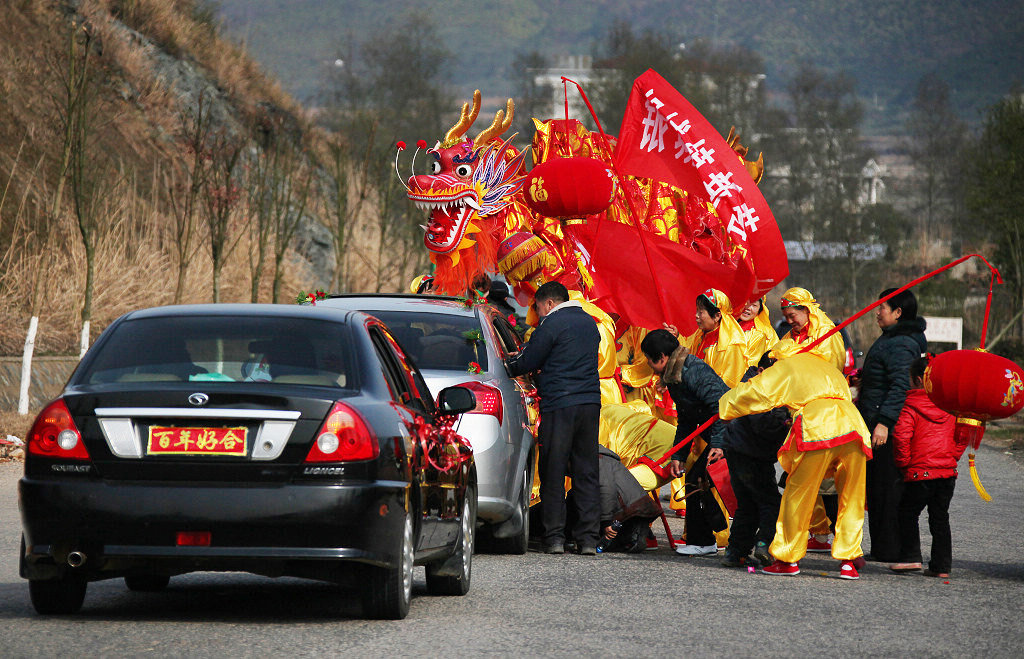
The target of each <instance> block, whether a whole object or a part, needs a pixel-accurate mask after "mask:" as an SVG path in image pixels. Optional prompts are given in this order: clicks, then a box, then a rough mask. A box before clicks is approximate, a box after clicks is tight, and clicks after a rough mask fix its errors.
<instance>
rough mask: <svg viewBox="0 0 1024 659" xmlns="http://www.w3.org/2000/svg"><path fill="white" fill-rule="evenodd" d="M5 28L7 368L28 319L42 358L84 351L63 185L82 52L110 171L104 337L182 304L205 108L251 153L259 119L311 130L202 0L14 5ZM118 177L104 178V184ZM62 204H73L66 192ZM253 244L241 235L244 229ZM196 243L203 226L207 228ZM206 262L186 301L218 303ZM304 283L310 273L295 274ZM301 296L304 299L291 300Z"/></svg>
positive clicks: (99, 150) (200, 256)
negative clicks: (123, 318)
mask: <svg viewBox="0 0 1024 659" xmlns="http://www.w3.org/2000/svg"><path fill="white" fill-rule="evenodd" d="M4 5H5V7H4V10H3V12H4V13H3V16H4V20H3V21H2V24H0V117H2V121H0V354H20V349H21V345H22V343H23V341H24V337H25V328H26V327H27V326H28V318H29V316H30V315H39V316H40V317H41V321H40V335H39V338H38V339H37V348H36V349H37V353H38V352H42V353H47V352H67V351H72V350H74V349H75V346H76V345H77V342H78V328H80V327H81V319H80V317H79V314H80V312H81V309H82V300H83V290H84V286H85V276H84V272H85V266H84V262H85V252H84V249H83V246H82V241H81V238H80V236H79V226H78V223H77V222H76V213H75V212H74V208H73V205H72V197H71V192H70V189H71V184H70V183H68V176H67V175H62V164H61V163H62V147H63V143H64V142H63V133H62V125H63V121H64V118H65V116H66V115H67V113H66V110H65V107H66V102H67V96H68V95H67V93H66V91H65V87H64V85H65V84H66V82H67V80H68V77H69V72H70V71H71V69H70V66H71V65H70V62H71V61H72V60H73V59H74V58H73V57H71V56H70V54H69V53H71V52H72V51H71V48H72V44H73V43H74V44H75V46H74V47H75V48H77V49H78V50H77V51H76V52H81V51H82V49H86V48H87V49H88V52H89V57H88V62H89V67H90V70H91V71H92V72H93V73H94V79H95V82H94V84H93V85H91V86H90V87H89V89H90V92H91V94H92V96H93V105H92V109H91V110H90V112H89V120H90V122H91V126H92V128H91V133H90V134H91V138H90V141H89V144H90V146H89V151H88V153H89V154H90V155H89V158H91V159H92V161H91V166H92V167H94V168H96V169H99V168H106V169H103V171H104V172H106V174H105V175H104V176H103V177H99V179H100V182H99V184H98V185H99V186H101V187H102V193H100V192H97V193H96V194H95V197H96V200H95V203H97V204H99V205H100V206H98V211H97V215H98V218H99V219H98V222H97V229H96V262H97V264H98V266H99V267H98V268H97V274H96V282H95V299H94V300H93V315H92V327H93V333H92V336H93V337H95V336H96V335H97V334H98V332H99V331H100V330H102V329H103V327H105V326H106V325H107V324H108V323H109V322H110V321H111V320H112V319H114V318H116V317H117V316H119V315H120V314H122V313H124V312H126V311H128V310H130V309H134V308H139V307H145V306H153V305H159V304H169V303H171V302H172V301H173V295H174V280H175V278H176V273H177V271H178V267H177V265H178V261H176V260H175V259H174V251H175V249H176V244H175V240H176V238H175V235H174V221H173V218H172V216H173V212H172V209H173V208H174V204H173V203H172V202H178V201H179V199H177V197H179V195H180V191H181V189H182V180H183V179H182V176H184V175H185V174H183V172H184V171H185V170H186V169H187V168H186V163H187V162H188V161H189V153H188V150H187V147H186V145H185V143H184V142H183V141H182V139H181V132H182V126H183V122H185V121H187V118H188V117H189V116H190V114H189V113H190V112H192V111H194V108H195V107H196V105H197V103H198V100H199V98H200V97H203V98H205V99H206V101H205V102H206V103H208V107H209V113H210V117H211V126H212V130H213V131H217V132H221V133H225V134H235V135H238V136H239V138H240V139H242V140H244V139H246V137H245V135H246V131H247V130H249V129H248V128H247V126H250V125H252V124H253V121H254V119H255V118H256V117H258V116H260V114H261V113H264V114H265V113H268V112H274V113H276V114H278V115H284V116H290V117H293V118H294V120H295V121H299V119H298V117H299V112H298V108H297V106H296V105H295V103H294V102H293V101H292V100H291V99H290V98H289V97H288V96H287V95H286V94H285V93H284V92H283V91H282V90H281V89H280V88H279V86H278V85H277V84H276V83H275V82H274V81H273V79H272V78H270V77H269V76H267V75H266V74H264V73H263V72H262V70H261V69H260V67H259V65H258V64H256V63H255V62H254V61H252V60H251V59H250V58H249V57H248V56H247V55H246V53H245V52H244V50H242V49H241V48H239V47H237V46H235V45H234V44H232V43H231V42H230V41H228V40H226V39H224V38H222V37H221V36H220V35H219V33H218V28H217V27H216V24H215V21H214V18H215V17H214V16H213V15H212V14H209V13H208V12H205V10H204V9H203V5H201V4H198V3H196V2H193V1H192V0H174V1H167V0H133V1H128V0H125V1H120V2H119V1H116V0H83V1H80V2H79V1H72V0H68V1H65V2H52V1H43V0H39V1H37V2H21V3H12V2H7V3H4ZM104 179H105V180H104ZM58 190H60V193H58V192H57V191H58ZM233 230H234V231H236V232H237V233H238V235H241V232H240V231H238V230H237V227H236V228H235V229H233ZM196 231H197V234H196V235H197V236H198V235H200V234H201V232H202V228H201V225H200V228H197V229H196ZM209 251H210V250H209V249H208V248H206V249H204V248H203V245H202V242H201V240H200V239H198V238H197V239H196V242H195V243H194V246H193V247H192V249H191V250H190V253H189V254H188V255H187V256H188V258H189V260H188V264H187V271H186V281H185V283H186V287H185V289H184V295H183V296H182V297H181V301H182V302H208V301H210V300H211V294H210V290H211V286H210V283H209V282H210V272H211V269H210V258H209ZM295 272H297V273H299V274H300V276H301V273H303V272H304V270H303V265H302V264H301V263H299V264H297V265H296V267H295ZM224 273H225V276H224V285H223V294H222V299H223V300H225V301H238V302H241V301H248V300H249V298H250V289H249V287H250V282H249V262H248V257H247V253H246V251H245V245H244V241H241V240H240V242H239V247H238V248H237V249H236V250H235V251H234V252H233V253H232V256H231V258H230V259H229V261H228V263H227V264H226V266H225V271H224ZM292 288H294V287H292Z"/></svg>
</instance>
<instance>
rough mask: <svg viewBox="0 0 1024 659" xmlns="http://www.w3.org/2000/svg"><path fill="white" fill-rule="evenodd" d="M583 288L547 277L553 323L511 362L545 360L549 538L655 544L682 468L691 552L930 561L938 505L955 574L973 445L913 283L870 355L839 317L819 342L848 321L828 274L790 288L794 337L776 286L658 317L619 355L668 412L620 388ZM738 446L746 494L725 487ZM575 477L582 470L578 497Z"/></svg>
mask: <svg viewBox="0 0 1024 659" xmlns="http://www.w3.org/2000/svg"><path fill="white" fill-rule="evenodd" d="M894 290H895V289H888V290H886V291H883V292H882V294H881V295H880V296H879V297H883V296H885V295H887V294H889V293H891V292H893V291H894ZM574 293H575V292H570V291H568V290H567V289H566V288H565V287H564V286H562V285H561V284H559V283H557V282H549V283H547V284H544V285H543V286H541V287H540V288H539V289H538V290H537V293H536V296H535V299H534V300H535V301H534V305H533V307H532V310H531V311H533V312H536V314H537V316H538V323H537V328H536V329H535V330H534V331H533V332H532V336H531V337H530V340H529V341H528V342H527V343H526V344H525V347H524V348H523V350H522V351H521V352H520V353H519V354H518V355H516V356H514V357H513V358H511V359H510V361H509V364H508V366H509V371H510V373H512V374H513V375H519V374H525V373H534V374H535V380H534V381H535V384H536V386H537V388H538V393H539V395H540V401H541V403H540V405H541V419H540V425H539V432H538V443H539V445H540V465H539V470H540V471H539V473H540V478H541V503H540V506H541V507H542V512H541V517H542V520H543V538H542V543H543V544H542V549H543V551H545V552H547V553H553V554H560V553H564V551H565V550H566V548H567V547H570V548H574V549H576V550H577V551H579V552H580V553H582V554H594V553H597V552H598V551H600V550H602V549H603V550H605V551H614V550H619V551H642V550H643V549H644V547H645V546H647V545H648V543H649V542H650V541H651V539H653V535H652V534H651V532H650V523H651V522H652V520H653V519H655V517H657V516H658V514H659V513H660V506H658V505H657V504H656V503H655V502H654V500H653V499H652V498H651V497H650V496H647V493H648V492H651V491H654V492H658V491H659V490H660V488H661V487H662V486H663V485H665V484H666V483H667V482H669V481H670V480H672V479H681V480H682V486H681V487H679V488H674V490H677V491H675V493H674V495H673V499H674V500H675V501H683V502H685V520H686V521H685V531H684V536H683V538H684V541H683V542H682V543H680V544H678V545H677V547H676V552H677V553H678V554H680V555H683V556H691V557H693V556H713V555H718V553H719V551H720V550H721V548H723V547H724V556H723V557H722V559H721V561H722V564H723V565H725V566H728V567H752V566H760V568H761V571H762V572H764V573H766V574H771V575H796V574H799V572H800V568H799V562H800V560H801V559H802V558H803V557H804V556H805V554H806V553H807V552H808V551H820V552H829V551H830V552H831V554H832V556H833V557H834V558H836V559H838V560H839V561H840V567H839V576H840V577H841V578H844V579H857V578H859V576H860V575H859V572H858V568H862V567H863V564H864V561H865V559H867V560H875V561H882V562H887V563H890V568H891V569H892V570H894V571H897V572H905V571H907V572H909V571H919V570H922V568H923V567H924V566H922V556H921V546H920V536H919V530H918V518H919V516H920V514H921V512H922V510H923V509H924V508H926V507H927V508H928V515H929V527H930V531H931V535H932V548H931V557H930V562H929V563H928V565H927V568H926V569H924V570H923V572H924V574H926V575H930V576H939V577H945V576H948V574H949V571H950V568H951V561H952V549H951V540H950V528H949V516H948V508H949V503H950V500H951V498H952V494H953V488H954V485H955V480H956V475H957V469H956V466H957V462H958V460H959V458H960V456H961V455H962V454H963V452H964V449H965V446H966V445H965V444H958V443H957V440H955V439H954V432H953V424H954V419H953V417H951V416H950V415H949V414H946V413H945V412H942V411H940V410H938V409H937V408H936V407H935V406H934V405H933V404H931V402H930V401H929V399H928V397H927V396H926V395H924V392H923V389H922V386H923V385H922V378H923V374H924V369H925V367H926V366H927V356H926V355H925V354H924V353H925V349H926V340H925V336H924V329H925V323H924V320H923V319H922V318H920V317H919V316H918V315H917V301H916V299H915V297H914V295H913V293H911V292H909V291H907V292H904V293H901V294H899V295H897V296H895V297H893V298H892V299H891V300H889V301H888V302H885V303H883V304H881V305H880V306H879V307H878V310H877V312H876V319H877V322H878V325H879V327H880V329H881V330H882V334H881V336H880V337H879V338H878V339H877V340H876V341H875V343H874V344H873V345H872V347H871V349H870V350H869V351H868V353H867V355H866V356H865V359H864V363H863V366H862V368H861V369H859V371H854V370H853V369H851V368H850V367H851V366H852V365H850V364H847V352H846V349H845V346H844V343H843V339H842V337H841V336H840V334H839V333H835V334H833V335H832V336H831V337H829V338H828V339H826V340H824V341H822V342H820V343H818V345H816V346H814V347H813V348H812V349H811V350H809V351H805V348H806V347H807V346H808V345H810V344H812V343H813V342H814V341H815V340H816V339H818V338H820V337H822V336H823V335H825V334H827V333H828V332H829V330H831V329H833V328H834V327H835V325H834V323H833V321H832V320H831V319H830V318H829V317H828V316H827V315H826V313H825V312H824V310H823V309H822V308H821V306H820V305H819V303H818V302H817V301H816V300H815V299H814V296H813V295H812V294H811V292H810V291H807V290H805V289H803V288H791V289H789V290H787V291H786V292H785V293H784V294H783V296H782V298H781V308H780V311H781V314H782V316H783V318H784V319H785V321H786V322H787V323H788V325H789V330H788V331H787V332H786V333H785V334H784V335H783V336H782V337H781V338H779V337H778V335H777V334H776V331H775V329H774V328H773V326H772V324H771V322H770V320H769V314H768V309H767V307H766V306H765V303H764V300H763V299H762V300H757V301H755V302H754V303H752V304H750V305H748V306H747V307H746V308H745V309H743V310H742V312H740V313H738V314H736V313H735V310H734V309H733V308H732V305H731V303H730V300H729V299H728V297H727V296H726V295H724V294H723V293H722V292H721V291H718V290H715V289H709V290H707V291H706V292H705V293H703V294H701V295H700V296H698V297H697V299H696V300H695V304H696V307H695V319H696V321H697V326H698V329H697V331H696V332H695V333H693V334H692V335H690V336H679V333H678V332H677V331H676V328H675V327H672V326H670V325H666V326H665V327H663V328H661V329H656V330H652V331H641V336H638V337H635V338H639V339H640V340H639V350H638V351H637V352H636V353H635V354H631V355H630V358H629V360H628V362H627V363H620V364H619V366H618V367H617V368H615V369H614V371H615V380H616V382H617V383H618V384H616V385H615V386H616V387H618V386H619V385H620V384H622V383H623V382H626V383H627V384H625V385H623V386H622V387H620V391H622V392H623V393H626V392H627V390H628V392H629V393H631V394H633V395H634V397H635V396H638V395H640V392H639V391H634V390H633V388H632V387H630V386H629V385H628V382H629V381H630V380H629V378H628V377H626V376H628V372H629V369H630V368H633V367H640V366H642V367H643V370H646V372H647V373H648V375H649V377H650V382H649V383H648V384H649V385H650V386H649V387H647V389H648V390H653V391H654V392H656V393H655V397H656V398H657V400H656V401H654V404H652V405H651V406H649V407H646V409H647V410H650V409H652V408H653V409H655V410H657V413H658V416H657V417H652V416H650V414H639V413H637V412H636V411H635V410H636V409H637V408H636V406H633V407H631V406H630V404H629V402H628V401H627V402H626V403H625V404H612V405H608V404H604V405H602V400H603V398H602V396H603V393H604V390H605V389H607V385H608V380H609V379H611V378H609V377H608V373H607V372H606V371H607V369H606V365H605V364H604V363H603V361H604V358H603V357H601V356H600V354H599V343H600V340H601V336H600V331H602V329H603V328H602V322H601V317H600V316H594V311H593V309H588V308H587V306H588V303H586V302H585V301H583V300H582V299H579V296H578V295H574ZM679 303H681V304H682V303H683V302H682V301H679ZM595 320H597V321H598V322H597V323H596V325H597V327H596V329H595V322H594V321H595ZM618 338H619V340H620V341H621V337H618ZM595 353H597V354H598V358H597V359H595ZM844 369H845V370H846V373H845V374H844ZM643 395H649V393H645V394H643ZM715 415H718V416H719V418H718V419H717V420H715V421H714V422H713V423H712V424H711V425H710V427H708V428H707V429H706V430H704V431H703V432H702V433H701V434H700V435H698V436H697V437H696V439H694V440H692V441H690V442H689V443H686V444H683V445H682V446H680V447H679V449H678V450H677V451H676V452H675V453H674V454H673V455H672V456H671V460H670V461H668V462H667V464H665V465H664V466H662V465H659V464H657V463H656V462H655V460H657V459H658V458H659V457H661V456H660V454H658V451H657V450H652V449H653V448H654V447H661V448H662V449H667V447H670V446H672V445H674V444H677V443H679V442H681V441H682V440H684V439H685V438H687V437H688V436H690V435H691V434H692V433H693V431H695V430H696V429H697V428H698V427H699V426H701V425H702V424H704V423H705V422H706V421H708V420H710V419H712V418H714V417H715ZM673 426H674V427H673ZM654 436H658V437H660V439H659V440H658V441H653V442H652V441H651V437H654ZM599 445H600V449H599ZM722 462H724V463H725V465H726V466H727V474H728V480H729V481H730V483H731V493H729V494H728V495H726V494H725V492H724V491H723V490H724V489H727V488H721V487H716V486H715V484H716V483H718V484H719V485H720V484H721V482H722V478H721V476H722V472H724V471H725V470H723V469H722ZM776 463H778V464H779V465H781V468H782V471H783V472H784V473H783V476H782V479H777V478H776V474H777V471H776V466H775V465H776ZM627 466H628V467H629V468H628V469H627V468H626V467H627ZM716 471H717V473H718V474H719V475H718V476H715V472H716ZM564 476H569V477H571V479H572V488H571V491H570V493H569V496H568V497H567V498H566V497H564V496H563V493H564V490H563V481H564ZM672 482H674V483H676V482H678V481H676V480H672ZM780 487H781V488H782V492H781V494H780V491H779V488H780ZM723 496H728V497H729V498H730V499H731V498H732V497H734V498H735V502H734V503H733V505H732V506H726V505H725V502H724V501H723ZM567 501H570V502H571V504H569V505H568V506H567V503H566V502H567ZM567 507H568V510H567ZM680 507H682V506H680ZM865 508H867V510H868V515H867V517H868V528H869V537H870V546H871V550H870V553H869V554H868V555H867V556H864V555H863V552H862V549H861V545H862V540H863V532H864V521H865ZM730 509H731V510H730ZM730 512H731V516H732V520H731V525H730V523H729V516H730V514H729V513H730ZM567 520H568V521H567ZM655 546H656V545H655Z"/></svg>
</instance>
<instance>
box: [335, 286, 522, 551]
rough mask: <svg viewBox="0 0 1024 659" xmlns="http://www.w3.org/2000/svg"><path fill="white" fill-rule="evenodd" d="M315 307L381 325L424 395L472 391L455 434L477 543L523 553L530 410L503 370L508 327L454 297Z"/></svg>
mask: <svg viewBox="0 0 1024 659" xmlns="http://www.w3.org/2000/svg"><path fill="white" fill-rule="evenodd" d="M316 304H317V306H321V305H322V306H329V307H340V308H344V309H350V310H354V311H364V312H367V313H369V314H372V315H373V316H376V317H377V318H379V319H380V320H382V321H383V322H384V324H385V325H387V326H388V328H389V329H390V330H391V333H392V335H393V336H394V337H395V339H396V340H397V341H398V343H399V344H401V346H402V349H403V350H404V351H405V352H406V354H408V355H410V356H411V357H412V359H413V360H414V361H415V362H416V365H417V366H418V367H419V369H420V372H421V373H422V374H423V378H424V379H425V380H426V382H427V386H428V387H430V390H431V392H437V391H441V390H442V389H444V388H445V387H449V386H452V385H455V384H461V385H465V386H469V387H470V388H471V389H472V390H473V393H474V394H475V395H476V400H477V406H476V409H474V410H472V411H471V412H468V413H466V414H463V415H462V418H461V420H460V421H459V422H458V425H457V426H456V427H455V429H456V431H457V432H458V433H459V434H460V435H462V436H463V437H465V438H467V439H468V440H469V441H470V443H471V444H472V445H473V454H474V456H475V459H476V469H477V487H478V490H477V496H478V499H477V500H478V507H477V518H478V520H480V521H481V522H483V524H484V526H483V528H482V529H481V531H482V533H481V539H482V540H484V539H488V540H490V541H491V542H490V544H492V546H493V548H494V549H496V550H497V551H500V552H506V553H512V554H522V553H524V552H526V548H527V542H528V540H529V535H530V522H529V518H530V515H529V508H530V495H531V491H532V489H533V474H534V465H535V442H534V434H533V428H534V426H533V423H532V422H533V420H535V419H536V418H537V407H536V406H537V403H536V401H535V400H534V395H533V394H532V389H531V385H530V384H529V380H528V379H526V378H513V377H511V376H510V375H509V374H508V372H507V371H506V370H505V359H506V358H507V357H508V356H509V355H510V354H511V353H514V352H517V351H518V350H519V349H520V346H521V342H520V339H519V336H518V335H517V334H516V332H515V330H514V329H513V327H512V324H511V323H510V322H509V320H508V319H507V318H506V317H505V316H503V315H502V314H501V313H500V312H499V311H497V310H496V309H495V308H494V307H491V306H489V305H474V306H467V304H466V303H465V302H464V301H462V300H461V299H460V298H455V297H442V296H429V295H365V294H364V295H338V296H332V297H330V298H328V299H326V300H319V301H317V303H316ZM477 367H479V372H478V373H476V372H474V371H476V370H477Z"/></svg>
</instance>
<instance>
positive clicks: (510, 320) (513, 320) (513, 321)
mask: <svg viewBox="0 0 1024 659" xmlns="http://www.w3.org/2000/svg"><path fill="white" fill-rule="evenodd" d="M508 324H509V325H511V326H512V327H515V326H516V315H515V314H513V313H510V314H509V315H508Z"/></svg>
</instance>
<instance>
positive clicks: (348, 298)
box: [317, 293, 476, 316]
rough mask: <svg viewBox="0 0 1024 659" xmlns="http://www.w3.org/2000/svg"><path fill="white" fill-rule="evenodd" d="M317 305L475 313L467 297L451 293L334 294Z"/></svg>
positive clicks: (469, 314)
mask: <svg viewBox="0 0 1024 659" xmlns="http://www.w3.org/2000/svg"><path fill="white" fill-rule="evenodd" d="M317 305H318V306H325V307H334V308H340V309H350V310H353V311H366V312H369V313H373V312H375V311H404V312H416V311H419V312H429V313H442V314H452V315H458V316H472V315H474V308H473V306H470V307H467V306H466V302H465V298H461V297H454V296H450V295H414V294H409V293H395V294H391V295H388V294H373V293H371V294H350V295H332V296H330V297H329V298H327V299H326V300H320V301H319V302H317ZM474 306H476V305H474Z"/></svg>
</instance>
